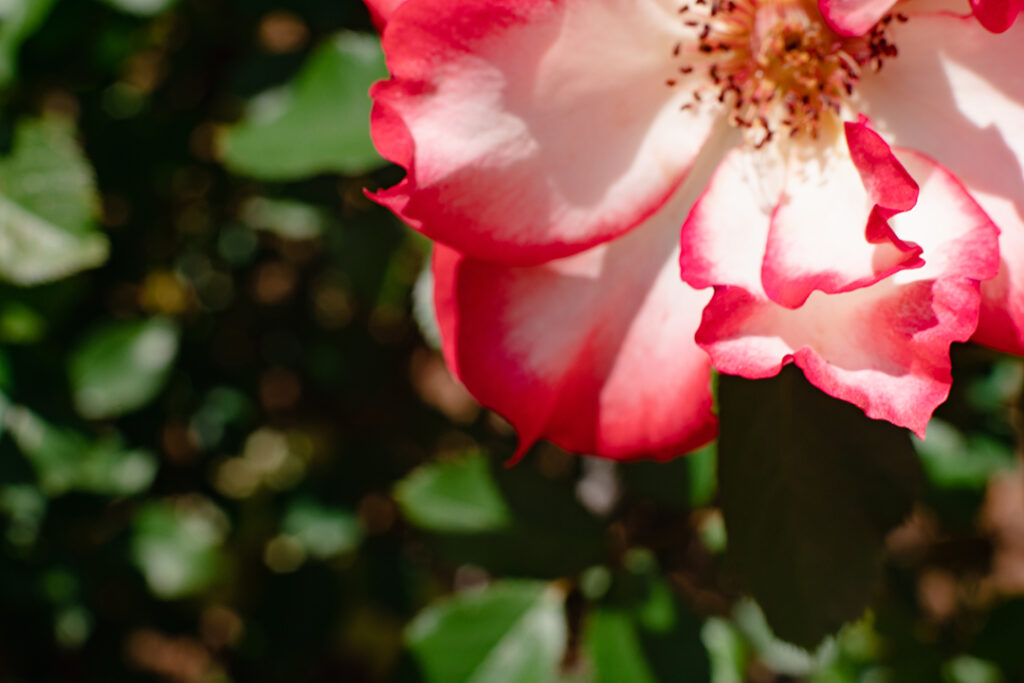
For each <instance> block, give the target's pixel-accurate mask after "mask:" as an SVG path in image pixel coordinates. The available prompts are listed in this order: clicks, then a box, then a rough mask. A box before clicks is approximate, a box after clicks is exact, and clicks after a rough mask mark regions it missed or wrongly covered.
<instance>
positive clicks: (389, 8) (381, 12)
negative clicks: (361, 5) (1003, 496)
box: [363, 0, 405, 31]
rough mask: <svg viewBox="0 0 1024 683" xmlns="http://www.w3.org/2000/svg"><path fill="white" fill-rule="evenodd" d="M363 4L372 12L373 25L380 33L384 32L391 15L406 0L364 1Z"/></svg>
mask: <svg viewBox="0 0 1024 683" xmlns="http://www.w3.org/2000/svg"><path fill="white" fill-rule="evenodd" d="M363 2H365V3H366V8H367V9H368V10H370V19H371V20H373V25H374V26H376V27H377V30H378V31H383V30H384V27H385V26H386V25H387V23H388V20H389V19H390V18H391V15H392V14H393V13H394V11H395V10H396V9H398V6H399V5H401V4H402V3H403V2H405V0H363Z"/></svg>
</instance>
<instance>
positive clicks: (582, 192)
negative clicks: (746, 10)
mask: <svg viewBox="0 0 1024 683" xmlns="http://www.w3.org/2000/svg"><path fill="white" fill-rule="evenodd" d="M675 11H676V8H675V7H674V6H670V5H669V4H667V3H666V4H662V3H661V2H659V0H556V1H550V0H524V1H521V2H515V3H509V2H502V1H500V0H408V1H407V2H405V3H404V4H403V5H402V7H401V9H400V11H397V12H395V14H394V15H393V16H392V18H391V21H390V22H389V23H388V26H387V30H386V31H385V32H384V37H383V44H384V49H385V52H386V53H387V55H388V66H389V68H390V70H391V74H392V78H391V80H390V81H387V82H384V83H381V84H378V85H377V86H375V88H374V90H373V96H374V99H375V108H374V112H373V120H372V125H373V136H374V140H375V142H376V144H377V146H378V149H379V150H380V151H381V153H382V154H383V155H384V156H385V157H387V158H388V159H391V160H393V161H395V162H397V163H398V164H400V165H401V166H403V167H405V169H406V170H407V177H406V179H405V180H403V181H402V182H401V183H400V184H399V185H397V186H396V187H394V188H391V189H390V190H385V191H383V192H381V193H379V194H377V195H376V197H375V198H376V199H377V200H378V201H380V202H381V203H383V204H385V205H387V206H389V207H390V208H391V209H393V210H394V211H395V212H396V213H397V214H399V215H400V216H401V217H402V218H403V219H404V220H406V221H407V222H408V223H409V224H411V225H412V226H414V227H416V228H417V229H419V230H421V231H422V232H423V233H424V234H426V235H427V236H429V237H432V238H434V239H436V240H438V241H440V242H443V243H445V244H447V245H449V246H452V247H454V248H456V249H458V250H460V251H461V252H463V253H465V254H467V255H470V256H473V257H474V258H483V259H487V260H492V261H498V262H503V263H510V264H520V265H522V264H536V263H542V262H544V261H547V260H550V259H552V258H558V257H562V256H567V255H569V254H573V253H577V252H579V251H581V250H583V249H586V248H589V247H591V246H594V245H596V244H599V243H601V242H603V241H605V240H608V239H610V238H612V237H615V236H617V235H620V234H623V233H624V232H626V231H628V230H629V229H631V228H633V227H634V226H636V225H638V224H639V223H641V222H643V221H644V220H645V219H646V218H648V217H649V216H650V215H651V214H653V213H654V212H655V211H657V209H658V208H659V207H660V206H661V205H662V204H663V203H664V202H665V201H666V200H667V198H668V197H669V196H670V195H671V194H672V192H673V191H674V190H675V189H676V188H677V187H678V185H679V184H680V182H681V181H682V179H683V178H684V177H685V175H686V173H687V170H688V169H689V167H690V165H691V163H692V161H693V158H694V157H695V155H696V154H697V152H698V151H699V150H700V149H701V146H702V145H703V143H704V140H705V138H706V135H707V132H708V130H709V129H710V127H711V125H712V124H713V120H714V119H713V115H712V113H710V112H707V111H705V110H699V111H680V105H681V103H683V102H684V101H685V98H686V97H687V96H688V90H687V87H686V85H687V84H686V81H687V79H688V78H695V76H686V75H683V74H680V73H679V72H678V68H677V66H676V65H675V63H674V61H673V51H674V49H675V45H676V44H677V43H678V42H679V41H680V40H681V37H680V36H681V27H680V24H679V22H678V21H677V20H676V19H675V17H674V16H673V15H674V12H675ZM670 82H671V83H672V84H673V85H674V86H676V87H672V86H670V85H669V83H670Z"/></svg>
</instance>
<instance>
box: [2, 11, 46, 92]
mask: <svg viewBox="0 0 1024 683" xmlns="http://www.w3.org/2000/svg"><path fill="white" fill-rule="evenodd" d="M55 1H56V0H6V1H5V2H2V3H0V86H4V85H6V84H7V83H9V82H10V81H11V80H12V79H13V78H14V75H15V74H16V73H17V55H18V48H19V47H21V44H22V42H24V40H25V39H26V38H28V37H29V36H30V35H32V33H34V32H35V30H36V29H37V28H39V25H40V24H42V22H43V20H44V19H45V18H46V15H47V14H49V13H50V8H51V7H52V6H53V3H54V2H55Z"/></svg>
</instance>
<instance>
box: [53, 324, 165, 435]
mask: <svg viewBox="0 0 1024 683" xmlns="http://www.w3.org/2000/svg"><path fill="white" fill-rule="evenodd" d="M177 352H178V328H177V326H176V325H175V324H174V323H173V322H171V321H170V320H168V319H166V318H152V319H150V320H141V321H135V322H127V323H122V322H118V323H109V324H107V325H104V326H103V327H100V328H98V329H96V330H94V331H93V332H92V333H91V334H89V335H88V336H87V337H86V338H85V339H84V340H83V341H82V342H81V343H80V344H79V346H78V347H77V348H76V349H75V350H74V352H73V353H72V355H71V358H70V361H69V364H68V375H69V377H70V380H71V391H72V396H73V398H74V401H75V409H76V410H78V412H79V414H80V415H82V416H83V417H86V418H90V419H99V418H107V417H116V416H117V415H121V414H123V413H127V412H130V411H132V410H136V409H137V408H141V407H142V406H144V405H146V404H147V403H148V402H149V401H151V400H152V399H153V397H154V396H156V394H157V393H158V392H159V391H160V389H161V388H162V387H163V385H164V382H165V381H166V379H167V374H168V372H169V371H170V369H171V364H172V363H173V361H174V357H175V355H176V354H177Z"/></svg>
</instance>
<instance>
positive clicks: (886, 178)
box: [761, 121, 921, 308]
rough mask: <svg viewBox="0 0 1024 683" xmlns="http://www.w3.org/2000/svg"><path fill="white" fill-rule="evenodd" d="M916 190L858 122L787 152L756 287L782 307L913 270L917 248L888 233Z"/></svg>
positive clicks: (913, 199) (883, 146)
mask: <svg viewBox="0 0 1024 683" xmlns="http://www.w3.org/2000/svg"><path fill="white" fill-rule="evenodd" d="M917 192H918V188H917V185H916V183H914V181H913V179H911V178H910V176H909V175H908V174H907V172H906V171H905V170H904V169H903V167H902V166H901V165H900V163H899V162H898V161H897V160H896V159H895V157H893V155H892V153H891V152H890V150H889V146H888V145H886V144H885V142H883V141H882V139H881V138H880V137H878V135H877V134H875V133H874V132H873V131H871V129H870V128H868V126H867V124H866V123H865V122H863V121H861V122H858V123H847V124H846V125H845V141H844V140H843V136H837V139H836V140H834V141H833V143H831V144H817V145H812V144H811V143H806V144H804V145H800V146H797V147H795V149H794V155H793V157H791V160H790V163H789V168H788V172H787V174H786V181H785V189H784V191H783V194H782V197H781V198H780V200H779V205H778V206H777V207H776V209H775V213H774V214H773V215H772V217H771V224H770V227H769V230H768V243H767V246H766V249H765V255H764V263H763V264H762V267H761V281H762V284H763V285H764V290H765V293H766V294H767V295H768V297H769V298H770V299H771V300H772V301H775V302H776V303H778V304H781V305H783V306H786V307H787V308H797V307H798V306H800V305H802V304H803V303H804V301H806V300H807V297H808V296H810V294H811V292H814V291H820V292H825V293H829V294H835V293H838V292H845V291H849V290H851V289H859V288H860V287H866V286H869V285H871V284H873V283H875V282H878V281H879V280H881V279H882V278H885V277H887V276H888V275H891V274H892V273H894V272H896V271H898V270H903V269H905V268H916V267H918V266H920V265H921V259H920V254H921V249H920V247H918V246H917V245H915V244H910V243H907V242H905V241H903V240H900V239H899V238H897V237H896V235H895V234H894V233H893V231H892V229H891V228H890V227H889V224H888V222H887V221H888V220H889V219H890V218H891V217H892V216H893V215H895V214H897V213H899V212H902V211H908V210H909V209H911V208H913V206H914V203H915V202H916V201H917Z"/></svg>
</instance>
